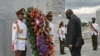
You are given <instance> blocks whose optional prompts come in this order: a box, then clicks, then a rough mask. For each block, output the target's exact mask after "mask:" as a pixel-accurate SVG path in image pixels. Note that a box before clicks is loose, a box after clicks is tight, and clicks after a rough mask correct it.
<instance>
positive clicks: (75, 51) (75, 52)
mask: <svg viewBox="0 0 100 56" xmlns="http://www.w3.org/2000/svg"><path fill="white" fill-rule="evenodd" d="M70 53H71V56H81V46H80V47H72V49H70Z"/></svg>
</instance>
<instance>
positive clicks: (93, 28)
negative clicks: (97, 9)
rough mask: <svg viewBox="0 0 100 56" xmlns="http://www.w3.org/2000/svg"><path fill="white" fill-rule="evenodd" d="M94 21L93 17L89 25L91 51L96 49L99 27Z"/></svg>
mask: <svg viewBox="0 0 100 56" xmlns="http://www.w3.org/2000/svg"><path fill="white" fill-rule="evenodd" d="M95 21H96V18H95V17H93V18H92V22H91V24H90V29H91V38H92V46H93V50H97V48H98V35H99V25H98V24H97V23H96V22H95Z"/></svg>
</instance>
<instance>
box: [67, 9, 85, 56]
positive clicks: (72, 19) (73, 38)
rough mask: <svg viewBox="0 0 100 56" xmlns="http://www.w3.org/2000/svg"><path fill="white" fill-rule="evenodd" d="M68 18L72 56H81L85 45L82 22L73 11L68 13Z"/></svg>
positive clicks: (69, 10)
mask: <svg viewBox="0 0 100 56" xmlns="http://www.w3.org/2000/svg"><path fill="white" fill-rule="evenodd" d="M66 17H67V19H69V22H68V28H67V35H68V39H69V42H68V44H69V50H70V52H71V56H81V47H82V45H83V44H84V40H83V39H82V31H81V21H80V19H79V18H78V17H77V16H76V15H74V13H73V11H72V10H71V9H68V10H67V11H66Z"/></svg>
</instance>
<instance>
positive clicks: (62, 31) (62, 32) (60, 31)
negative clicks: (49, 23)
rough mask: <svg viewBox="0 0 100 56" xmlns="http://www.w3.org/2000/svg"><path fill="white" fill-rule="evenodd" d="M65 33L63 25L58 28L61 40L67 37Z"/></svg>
mask: <svg viewBox="0 0 100 56" xmlns="http://www.w3.org/2000/svg"><path fill="white" fill-rule="evenodd" d="M65 33H66V28H65V27H61V28H59V29H58V34H59V37H60V40H62V41H63V39H64V38H65Z"/></svg>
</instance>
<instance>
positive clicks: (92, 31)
mask: <svg viewBox="0 0 100 56" xmlns="http://www.w3.org/2000/svg"><path fill="white" fill-rule="evenodd" d="M92 26H93V27H94V28H95V29H96V30H97V31H98V34H99V25H98V24H97V23H92ZM93 34H95V35H98V34H97V33H96V32H95V31H94V30H93V29H92V28H91V35H93Z"/></svg>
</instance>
